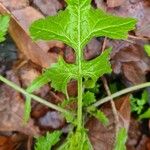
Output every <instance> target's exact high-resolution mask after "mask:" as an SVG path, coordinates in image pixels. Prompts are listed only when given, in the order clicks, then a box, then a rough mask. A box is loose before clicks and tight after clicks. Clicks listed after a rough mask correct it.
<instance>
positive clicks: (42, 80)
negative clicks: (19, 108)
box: [24, 71, 50, 122]
mask: <svg viewBox="0 0 150 150" xmlns="http://www.w3.org/2000/svg"><path fill="white" fill-rule="evenodd" d="M48 82H50V78H49V76H48V73H47V71H45V72H44V73H43V74H42V75H40V76H39V77H37V78H36V79H35V80H33V82H32V83H31V85H30V86H29V87H28V88H27V89H26V91H27V92H28V93H32V92H34V91H35V90H37V89H39V88H40V87H42V86H43V85H44V84H46V83H48ZM30 113H31V98H30V97H29V96H26V101H25V109H24V121H25V122H27V121H28V120H29V118H30Z"/></svg>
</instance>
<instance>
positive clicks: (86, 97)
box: [83, 91, 96, 106]
mask: <svg viewBox="0 0 150 150" xmlns="http://www.w3.org/2000/svg"><path fill="white" fill-rule="evenodd" d="M95 101H96V99H95V94H94V93H92V92H90V91H87V92H86V93H84V94H83V106H89V105H90V104H92V103H94V102H95Z"/></svg>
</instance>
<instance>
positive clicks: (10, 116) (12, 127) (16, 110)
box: [0, 71, 39, 136]
mask: <svg viewBox="0 0 150 150" xmlns="http://www.w3.org/2000/svg"><path fill="white" fill-rule="evenodd" d="M7 74H8V75H7V76H8V79H10V80H12V81H13V82H15V83H16V84H18V85H19V81H18V79H17V78H16V77H15V75H14V74H13V72H12V71H10V72H8V73H7ZM0 90H1V92H0V116H1V122H0V131H19V132H21V133H24V134H27V135H31V136H34V135H38V134H39V129H38V127H36V126H35V125H34V121H33V120H32V119H30V121H29V123H27V124H26V125H24V124H23V118H22V117H23V113H24V102H23V99H22V97H21V95H20V94H19V93H17V92H16V91H15V90H13V89H12V88H10V87H8V86H7V85H1V87H0Z"/></svg>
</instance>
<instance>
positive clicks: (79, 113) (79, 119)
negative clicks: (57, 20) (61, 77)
mask: <svg viewBox="0 0 150 150" xmlns="http://www.w3.org/2000/svg"><path fill="white" fill-rule="evenodd" d="M80 11H81V10H80V4H79V7H78V48H77V65H78V110H77V130H78V131H80V130H81V129H82V89H83V85H82V74H81V73H82V48H81V21H80V20H81V14H80Z"/></svg>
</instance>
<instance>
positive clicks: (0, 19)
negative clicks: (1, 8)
mask: <svg viewBox="0 0 150 150" xmlns="http://www.w3.org/2000/svg"><path fill="white" fill-rule="evenodd" d="M9 21H10V17H9V16H2V15H0V42H2V41H4V40H5V37H4V36H5V35H6V32H7V30H8V26H9Z"/></svg>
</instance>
